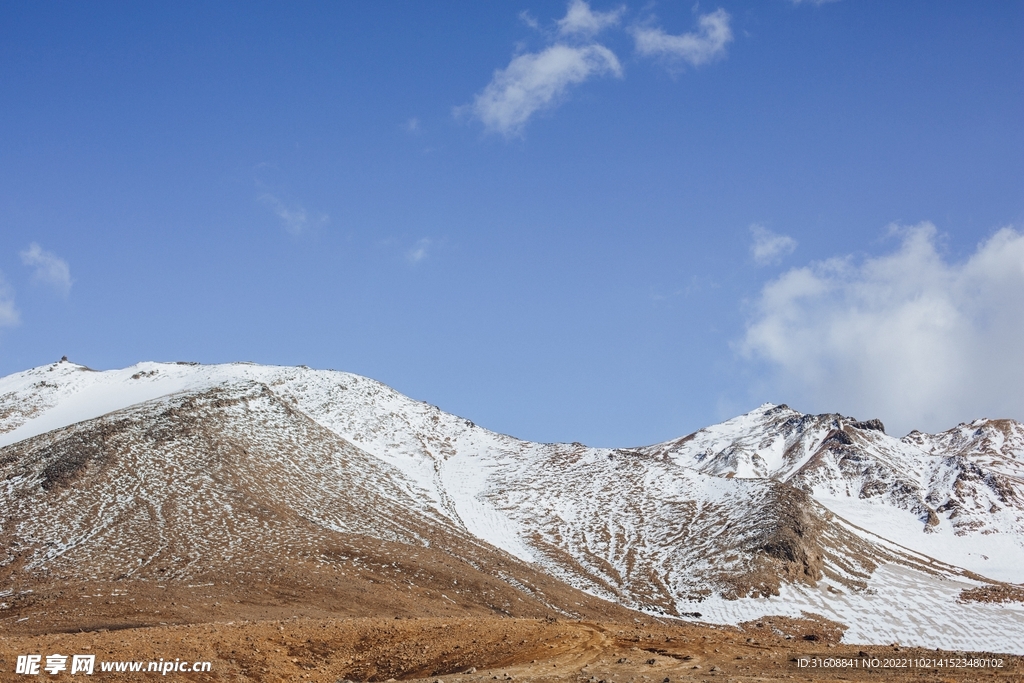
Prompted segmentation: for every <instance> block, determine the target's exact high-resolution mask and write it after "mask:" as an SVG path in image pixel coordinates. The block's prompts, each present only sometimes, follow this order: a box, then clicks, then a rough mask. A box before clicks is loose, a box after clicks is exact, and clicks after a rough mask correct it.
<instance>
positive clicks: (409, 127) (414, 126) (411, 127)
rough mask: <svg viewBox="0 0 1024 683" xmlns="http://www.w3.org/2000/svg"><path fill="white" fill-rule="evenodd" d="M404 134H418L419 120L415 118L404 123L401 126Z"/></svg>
mask: <svg viewBox="0 0 1024 683" xmlns="http://www.w3.org/2000/svg"><path fill="white" fill-rule="evenodd" d="M402 128H404V129H405V132H406V133H419V132H420V120H419V119H418V118H416V117H415V116H414V117H412V118H411V119H409V120H408V121H406V122H405V124H403V125H402Z"/></svg>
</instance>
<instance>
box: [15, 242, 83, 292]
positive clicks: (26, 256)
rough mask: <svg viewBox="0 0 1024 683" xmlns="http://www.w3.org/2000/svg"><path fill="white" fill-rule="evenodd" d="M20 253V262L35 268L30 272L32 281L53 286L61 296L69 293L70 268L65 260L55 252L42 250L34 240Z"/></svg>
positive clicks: (70, 281) (70, 282)
mask: <svg viewBox="0 0 1024 683" xmlns="http://www.w3.org/2000/svg"><path fill="white" fill-rule="evenodd" d="M20 255H21V262H22V263H24V264H25V265H26V266H30V267H32V268H34V269H35V270H34V272H33V273H32V280H33V281H35V282H41V283H43V284H45V285H49V286H50V287H53V289H54V290H55V291H56V292H57V293H58V294H60V295H61V296H67V295H68V294H70V293H71V284H72V280H71V269H70V268H69V267H68V262H67V261H65V260H64V259H62V258H60V257H59V256H57V255H56V254H52V253H50V252H48V251H43V248H42V247H40V246H39V245H38V244H36V243H35V242H33V243H32V244H30V245H29V247H28V249H26V250H25V251H23V252H21V254H20Z"/></svg>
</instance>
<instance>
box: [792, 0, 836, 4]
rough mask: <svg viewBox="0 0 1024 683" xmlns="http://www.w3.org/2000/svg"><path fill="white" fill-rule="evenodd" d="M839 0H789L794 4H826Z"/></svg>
mask: <svg viewBox="0 0 1024 683" xmlns="http://www.w3.org/2000/svg"><path fill="white" fill-rule="evenodd" d="M838 1H839V0H791V2H792V3H793V4H794V5H827V4H829V3H832V2H838Z"/></svg>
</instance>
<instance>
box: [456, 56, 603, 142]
mask: <svg viewBox="0 0 1024 683" xmlns="http://www.w3.org/2000/svg"><path fill="white" fill-rule="evenodd" d="M607 74H612V75H614V76H621V75H622V65H620V64H619V60H618V58H617V57H616V56H615V54H614V53H613V52H612V51H611V50H609V49H608V48H606V47H605V46H603V45H599V44H597V43H594V44H591V45H583V46H570V45H564V44H561V43H559V44H556V45H552V46H550V47H548V48H547V49H546V50H543V51H541V52H531V53H527V54H523V55H519V56H518V57H515V58H514V59H513V60H512V61H511V62H510V63H509V65H508V66H507V67H506V68H504V69H499V70H497V71H495V72H494V77H493V78H492V79H491V82H490V83H488V84H487V87H486V88H484V90H483V92H481V93H480V94H479V95H477V96H476V99H475V100H474V101H473V104H472V105H471V111H472V113H473V114H474V115H475V116H476V117H477V118H478V119H480V121H481V122H483V124H484V126H485V127H486V128H487V129H488V130H491V131H495V132H498V133H501V134H502V135H505V136H507V137H511V136H515V135H519V134H521V133H522V130H523V127H524V126H525V125H526V122H527V121H529V120H530V117H531V116H533V115H534V114H535V113H537V112H538V111H540V110H542V109H547V108H551V107H554V106H556V105H557V104H559V103H560V102H561V101H562V99H563V98H564V96H565V93H566V91H567V90H568V88H569V86H571V85H575V84H577V83H582V82H584V81H586V80H587V79H588V78H592V77H594V76H603V75H607Z"/></svg>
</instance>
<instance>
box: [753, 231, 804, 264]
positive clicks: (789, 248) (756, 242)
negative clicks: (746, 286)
mask: <svg viewBox="0 0 1024 683" xmlns="http://www.w3.org/2000/svg"><path fill="white" fill-rule="evenodd" d="M750 234H751V236H752V237H753V242H751V244H750V255H751V256H752V257H753V259H754V262H755V263H757V264H758V265H761V266H767V265H771V264H773V263H778V262H779V261H781V260H782V257H784V256H788V255H789V254H792V253H793V250H794V249H796V240H795V239H793V238H792V237H790V236H788V235H780V234H778V233H774V232H772V231H771V230H769V229H768V228H766V227H764V226H763V225H758V224H757V223H754V224H753V225H751V226H750Z"/></svg>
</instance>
